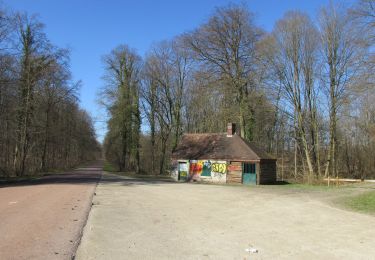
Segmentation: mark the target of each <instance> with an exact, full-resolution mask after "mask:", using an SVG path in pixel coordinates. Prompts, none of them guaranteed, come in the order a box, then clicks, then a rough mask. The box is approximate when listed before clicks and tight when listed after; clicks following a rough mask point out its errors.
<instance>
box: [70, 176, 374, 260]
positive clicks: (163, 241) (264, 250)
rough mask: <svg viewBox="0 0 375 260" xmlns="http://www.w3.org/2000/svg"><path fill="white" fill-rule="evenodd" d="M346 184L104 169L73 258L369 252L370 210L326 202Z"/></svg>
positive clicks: (351, 255)
mask: <svg viewBox="0 0 375 260" xmlns="http://www.w3.org/2000/svg"><path fill="white" fill-rule="evenodd" d="M351 192H358V189H357V188H353V189H351V188H347V189H342V190H335V189H333V190H330V191H328V190H322V191H319V190H311V191H308V190H300V189H293V188H288V187H283V186H260V187H244V186H228V185H227V186H219V185H203V184H185V183H172V182H162V181H154V180H145V179H143V180H142V179H131V178H122V177H119V176H117V177H116V176H114V175H109V174H103V178H102V180H101V182H100V184H99V185H98V187H97V189H96V196H95V197H94V200H93V203H94V206H93V207H92V209H91V211H90V215H89V219H88V222H87V225H86V227H85V231H84V235H83V237H82V242H81V244H80V246H79V248H78V251H77V257H76V259H77V260H81V259H82V260H90V259H92V260H94V259H95V260H102V259H105V260H112V259H113V260H117V259H119V260H120V259H288V260H289V259H375V246H374V245H375V228H374V227H375V217H374V216H369V215H364V214H360V213H355V212H350V211H346V210H343V209H340V208H336V206H335V204H334V205H331V200H332V199H335V198H337V196H342V195H345V194H347V193H351ZM252 247H253V248H256V249H258V250H259V251H258V253H249V252H246V251H245V249H249V248H252Z"/></svg>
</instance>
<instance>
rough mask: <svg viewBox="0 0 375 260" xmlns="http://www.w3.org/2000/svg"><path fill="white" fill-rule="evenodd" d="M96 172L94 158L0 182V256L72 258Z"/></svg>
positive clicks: (98, 172)
mask: <svg viewBox="0 0 375 260" xmlns="http://www.w3.org/2000/svg"><path fill="white" fill-rule="evenodd" d="M101 174H102V166H101V163H100V162H98V163H94V164H92V165H90V166H87V167H84V168H79V169H76V170H74V171H71V172H65V173H61V174H57V175H50V176H46V177H43V178H40V179H37V180H32V181H22V182H17V183H13V184H0V234H1V235H0V259H1V260H7V259H72V257H73V256H74V254H75V251H76V248H77V246H78V244H79V240H80V237H81V234H82V229H83V227H84V225H85V223H86V220H87V216H88V213H89V211H90V208H91V202H92V197H93V194H94V191H95V188H96V185H97V183H98V181H99V180H100V177H101Z"/></svg>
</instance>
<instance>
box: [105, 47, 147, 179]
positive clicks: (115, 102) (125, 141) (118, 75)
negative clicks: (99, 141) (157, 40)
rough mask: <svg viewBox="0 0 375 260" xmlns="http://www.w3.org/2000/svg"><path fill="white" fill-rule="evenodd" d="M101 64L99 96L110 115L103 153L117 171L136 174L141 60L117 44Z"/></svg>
mask: <svg viewBox="0 0 375 260" xmlns="http://www.w3.org/2000/svg"><path fill="white" fill-rule="evenodd" d="M103 62H104V64H105V66H106V74H105V76H104V79H105V80H106V83H107V85H106V86H105V88H104V89H103V92H102V94H103V97H104V99H106V106H107V109H108V111H109V114H110V119H109V125H108V127H109V129H108V130H109V132H108V134H107V137H106V147H105V149H106V153H107V155H108V157H109V158H108V159H110V160H112V161H113V162H116V164H117V165H118V167H119V170H120V171H124V170H135V171H136V172H139V132H140V125H141V116H140V108H139V87H140V69H141V68H140V66H141V59H140V57H139V56H138V55H137V54H136V53H135V51H133V50H131V49H130V48H129V47H127V46H125V45H120V46H119V47H117V48H115V49H114V50H113V51H112V52H111V53H110V54H109V55H106V56H104V58H103ZM111 154H112V155H113V156H111Z"/></svg>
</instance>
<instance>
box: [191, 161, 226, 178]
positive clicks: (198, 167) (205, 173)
mask: <svg viewBox="0 0 375 260" xmlns="http://www.w3.org/2000/svg"><path fill="white" fill-rule="evenodd" d="M189 164H190V165H189V179H190V180H193V181H201V182H212V183H225V182H226V179H227V162H226V161H220V160H219V161H217V160H190V162H189Z"/></svg>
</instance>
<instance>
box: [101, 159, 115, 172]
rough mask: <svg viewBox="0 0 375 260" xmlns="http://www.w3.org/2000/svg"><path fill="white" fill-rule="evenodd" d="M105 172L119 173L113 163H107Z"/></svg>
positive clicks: (104, 166)
mask: <svg viewBox="0 0 375 260" xmlns="http://www.w3.org/2000/svg"><path fill="white" fill-rule="evenodd" d="M103 171H106V172H118V169H117V167H115V166H114V165H113V164H112V163H110V162H108V161H105V162H104V165H103Z"/></svg>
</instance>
